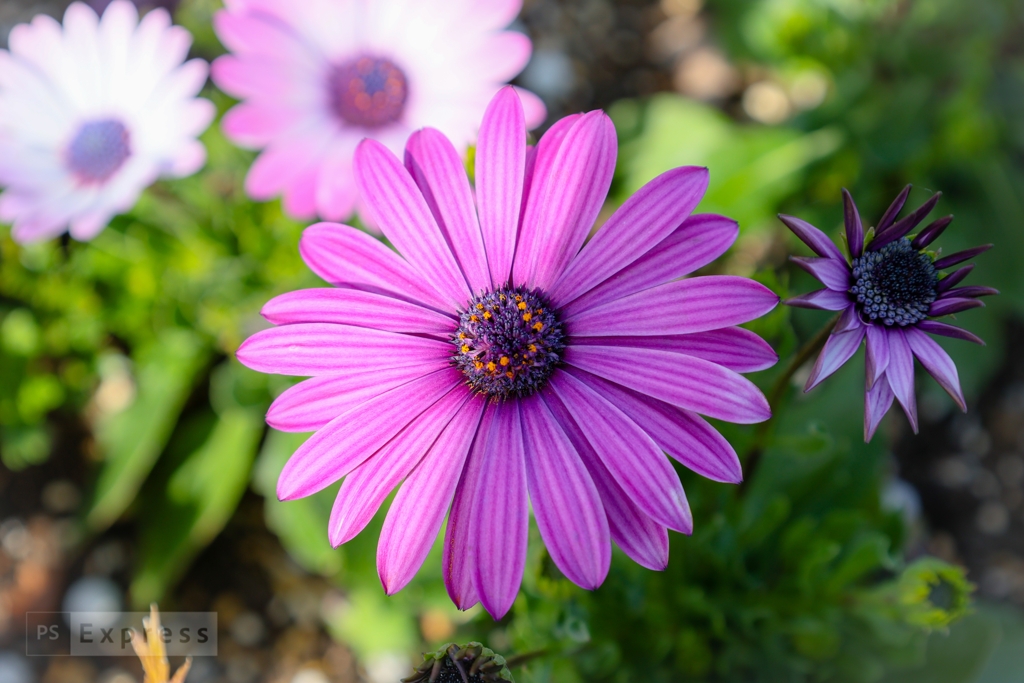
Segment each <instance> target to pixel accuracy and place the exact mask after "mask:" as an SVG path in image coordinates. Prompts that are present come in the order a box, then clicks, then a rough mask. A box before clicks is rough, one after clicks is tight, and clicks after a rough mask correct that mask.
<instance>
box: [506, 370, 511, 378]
mask: <svg viewBox="0 0 1024 683" xmlns="http://www.w3.org/2000/svg"><path fill="white" fill-rule="evenodd" d="M505 376H506V377H508V378H509V379H512V377H513V375H512V371H511V370H509V371H508V372H506V373H505Z"/></svg>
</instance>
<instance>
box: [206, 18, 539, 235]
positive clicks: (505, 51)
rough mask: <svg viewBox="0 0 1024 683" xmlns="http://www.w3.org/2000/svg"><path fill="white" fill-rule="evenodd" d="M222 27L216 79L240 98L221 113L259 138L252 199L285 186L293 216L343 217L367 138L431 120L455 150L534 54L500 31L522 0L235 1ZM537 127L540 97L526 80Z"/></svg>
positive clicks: (227, 126) (403, 134)
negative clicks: (355, 158)
mask: <svg viewBox="0 0 1024 683" xmlns="http://www.w3.org/2000/svg"><path fill="white" fill-rule="evenodd" d="M225 4H226V5H227V9H226V10H223V11H221V12H218V13H217V16H216V18H215V27H216V29H217V34H218V35H219V36H220V38H221V40H222V41H223V42H224V44H225V45H226V46H227V47H228V49H229V50H231V52H232V53H233V54H230V55H226V56H224V57H221V58H219V59H217V60H216V61H215V62H214V64H213V78H214V80H215V81H216V83H217V85H219V86H220V87H221V88H223V89H224V90H225V91H226V92H228V93H230V94H231V95H234V96H235V97H238V98H240V99H242V100H244V101H243V102H242V103H241V104H239V105H238V106H236V107H234V108H233V109H232V110H231V111H229V112H228V113H227V115H226V116H225V117H224V123H223V126H224V131H225V133H226V134H227V135H228V137H229V138H231V139H232V140H233V141H234V142H236V143H237V144H239V145H242V146H245V147H249V148H253V149H263V152H262V153H261V154H260V156H259V158H257V159H256V162H255V163H254V164H253V166H252V168H251V169H250V170H249V175H248V178H247V179H246V190H247V191H248V192H249V194H250V195H251V196H252V197H253V198H255V199H260V200H264V199H270V198H272V197H274V196H277V195H279V194H283V195H284V207H285V210H286V211H287V212H288V213H289V214H291V215H293V216H295V217H297V218H312V217H313V216H316V215H319V216H320V217H322V218H326V219H328V220H339V219H343V218H347V217H349V216H350V215H351V214H352V211H353V209H354V208H355V206H356V199H357V196H358V192H357V190H356V185H355V179H354V176H353V171H352V155H353V153H354V152H355V149H356V146H357V145H358V144H359V141H360V140H362V139H363V138H365V137H371V138H374V139H376V140H379V141H380V142H381V143H383V144H384V145H385V146H386V147H387V148H389V149H390V150H391V151H392V152H395V153H396V154H401V151H402V148H403V146H404V145H405V142H406V140H407V139H408V138H409V135H410V134H411V133H412V132H413V131H414V130H417V129H419V128H422V127H423V126H433V127H435V128H437V129H438V130H440V131H441V132H443V133H444V134H445V135H446V136H448V138H449V139H451V140H452V141H453V142H454V143H455V145H456V147H457V148H458V149H460V150H463V149H465V147H466V146H467V145H468V144H469V143H470V142H471V141H472V139H473V137H474V135H475V133H476V126H477V124H478V122H479V121H480V116H481V115H482V114H483V111H484V108H485V107H486V106H487V103H488V102H489V101H490V99H491V98H492V97H493V96H494V94H495V93H496V92H497V91H498V88H500V87H501V86H502V84H504V83H505V82H507V81H508V80H509V79H511V78H512V77H514V76H515V75H516V74H518V73H519V72H520V71H521V70H522V69H523V67H524V66H525V65H526V62H527V61H528V60H529V57H530V50H531V44H530V40H529V38H527V37H526V36H525V35H523V34H521V33H517V32H512V31H504V30H502V29H503V28H504V27H505V26H506V25H508V23H509V22H511V21H512V20H513V19H514V18H515V17H516V15H517V14H518V12H519V8H520V5H521V4H522V2H521V0H227V2H226V3H225ZM520 95H521V96H522V98H523V101H524V103H525V105H526V111H527V122H528V124H529V126H530V127H533V126H535V125H538V124H539V123H540V122H541V121H542V120H543V119H544V115H545V114H544V105H543V104H541V102H540V100H539V99H537V97H536V96H534V95H532V94H530V93H527V92H521V93H520Z"/></svg>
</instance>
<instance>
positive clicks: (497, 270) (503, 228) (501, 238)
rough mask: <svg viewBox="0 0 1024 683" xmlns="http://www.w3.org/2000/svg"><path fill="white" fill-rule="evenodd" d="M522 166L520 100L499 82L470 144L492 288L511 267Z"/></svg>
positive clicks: (523, 146) (523, 132)
mask: <svg viewBox="0 0 1024 683" xmlns="http://www.w3.org/2000/svg"><path fill="white" fill-rule="evenodd" d="M525 165H526V121H525V119H524V118H523V105H522V104H520V102H519V97H518V96H517V95H516V92H515V90H513V89H512V88H511V87H505V88H502V89H501V91H499V92H498V94H497V95H495V97H494V99H493V100H491V103H490V104H489V105H488V106H487V111H486V112H485V113H484V119H483V122H482V123H481V124H480V135H479V138H478V141H477V146H476V193H477V196H476V200H477V209H478V213H479V216H480V230H481V232H482V233H483V238H484V244H485V245H486V247H487V263H488V267H489V268H490V272H491V284H492V285H493V286H495V287H498V286H501V285H503V284H505V283H506V282H507V281H508V279H509V274H510V273H511V272H512V258H513V255H514V254H515V249H516V230H517V228H518V225H519V210H520V202H521V200H522V196H523V175H524V169H525Z"/></svg>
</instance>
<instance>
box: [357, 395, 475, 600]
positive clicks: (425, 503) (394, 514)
mask: <svg viewBox="0 0 1024 683" xmlns="http://www.w3.org/2000/svg"><path fill="white" fill-rule="evenodd" d="M485 404H486V401H485V400H484V399H483V398H481V397H479V396H473V397H471V398H470V399H469V401H468V402H467V403H466V405H464V406H463V407H462V409H461V410H460V411H459V413H458V415H456V416H455V417H454V418H453V419H452V421H451V422H449V423H448V426H447V427H445V429H444V431H443V432H442V433H441V436H439V437H438V439H437V441H435V442H434V445H433V446H431V447H430V451H429V452H428V453H427V454H426V455H425V456H424V457H423V460H422V462H420V464H419V465H417V466H416V469H414V470H413V471H412V473H411V474H410V475H409V476H408V477H407V478H406V480H405V483H404V484H402V487H401V488H400V489H398V493H397V494H395V499H394V500H393V501H392V503H391V509H390V510H388V514H387V517H386V518H385V519H384V527H383V528H382V529H381V532H380V541H379V542H378V543H377V573H378V575H379V576H380V582H381V584H382V585H383V586H384V592H385V593H387V594H388V595H394V594H395V593H397V592H398V591H400V590H402V588H404V587H405V586H406V584H408V583H409V582H410V581H411V580H412V578H413V576H415V575H416V572H417V571H418V570H419V568H420V566H421V565H422V564H423V560H425V559H426V557H427V554H428V553H430V548H431V546H433V544H434V540H435V539H436V538H437V533H438V531H439V530H440V528H441V523H442V522H443V521H444V515H445V513H446V512H447V511H448V506H449V505H450V504H451V502H452V497H453V496H454V495H455V487H456V485H457V484H458V483H459V476H460V475H461V474H462V469H463V466H464V465H465V462H466V457H467V455H468V454H469V448H470V446H471V445H472V444H473V439H474V437H475V436H476V433H477V427H478V425H479V423H480V417H481V415H482V413H483V411H484V406H485Z"/></svg>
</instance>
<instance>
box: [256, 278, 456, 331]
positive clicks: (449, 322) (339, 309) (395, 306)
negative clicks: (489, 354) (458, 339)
mask: <svg viewBox="0 0 1024 683" xmlns="http://www.w3.org/2000/svg"><path fill="white" fill-rule="evenodd" d="M260 314H261V315H262V316H263V317H264V318H266V319H267V320H269V321H270V322H272V323H273V324H275V325H287V324H290V323H337V324H340V325H352V326H355V327H367V328H372V329H377V330H382V331H385V332H400V333H405V334H427V335H433V336H439V337H449V336H451V334H452V333H453V332H454V331H455V328H456V327H457V323H456V321H455V318H453V317H449V316H447V315H443V314H441V313H438V312H437V311H435V310H433V309H429V308H424V307H423V306H417V305H416V304H411V303H409V302H407V301H402V300H401V299H396V298H394V297H390V296H386V295H383V294H375V293H373V292H364V291H361V290H358V289H329V288H325V287H322V288H318V289H299V290H296V291H293V292H287V293H285V294H281V295H280V296H276V297H274V298H273V299H271V300H270V301H268V302H267V303H266V305H264V306H263V309H262V310H261V311H260Z"/></svg>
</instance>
